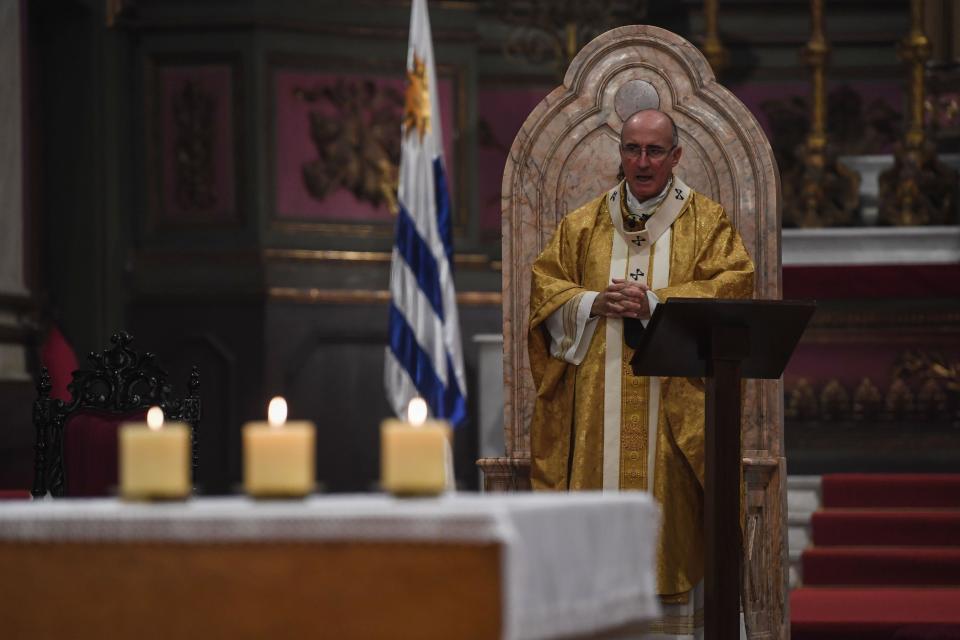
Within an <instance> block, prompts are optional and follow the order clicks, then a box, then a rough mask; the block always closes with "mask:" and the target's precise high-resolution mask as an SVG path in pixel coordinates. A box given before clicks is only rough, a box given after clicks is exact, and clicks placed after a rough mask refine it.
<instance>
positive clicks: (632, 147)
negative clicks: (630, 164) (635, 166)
mask: <svg viewBox="0 0 960 640" xmlns="http://www.w3.org/2000/svg"><path fill="white" fill-rule="evenodd" d="M620 150H621V151H623V152H624V153H625V154H626V155H628V156H630V157H631V158H639V157H640V156H642V155H643V154H644V153H646V154H647V158H648V159H650V160H654V161H656V160H663V159H664V158H666V157H667V154H668V153H670V152H671V151H673V146H671V147H670V148H669V149H664V148H663V147H658V146H651V147H643V146H640V145H639V144H623V145H620Z"/></svg>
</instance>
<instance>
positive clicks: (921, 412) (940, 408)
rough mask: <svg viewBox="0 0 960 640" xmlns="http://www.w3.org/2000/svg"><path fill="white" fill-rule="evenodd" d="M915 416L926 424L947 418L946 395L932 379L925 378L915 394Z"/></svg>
mask: <svg viewBox="0 0 960 640" xmlns="http://www.w3.org/2000/svg"><path fill="white" fill-rule="evenodd" d="M917 415H918V416H919V417H920V419H922V420H926V421H928V422H935V421H937V420H938V419H941V418H946V417H947V394H946V393H945V392H944V390H943V388H942V387H941V386H940V383H939V382H938V381H937V380H935V379H934V378H927V380H926V382H924V383H923V386H921V387H920V391H919V392H918V393H917Z"/></svg>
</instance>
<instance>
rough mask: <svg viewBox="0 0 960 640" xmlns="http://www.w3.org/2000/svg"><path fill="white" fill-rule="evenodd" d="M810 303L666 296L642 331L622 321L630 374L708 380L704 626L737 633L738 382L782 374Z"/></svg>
mask: <svg viewBox="0 0 960 640" xmlns="http://www.w3.org/2000/svg"><path fill="white" fill-rule="evenodd" d="M815 307H816V303H814V302H812V301H800V302H792V301H781V300H708V299H700V298H671V299H670V300H668V301H666V302H664V303H662V304H659V305H657V309H656V311H655V312H654V314H653V317H652V318H651V320H650V323H649V324H648V325H647V328H646V329H642V325H640V323H639V321H637V320H630V321H624V322H625V327H624V333H625V336H626V340H627V344H629V345H630V346H631V347H633V348H634V349H636V353H635V354H634V356H633V360H632V361H631V365H632V366H633V373H634V375H643V376H675V377H688V378H694V377H703V378H706V385H705V386H706V425H705V429H706V433H705V437H706V443H705V447H706V470H705V475H706V477H705V483H706V486H705V495H704V534H705V541H706V546H707V548H706V567H705V576H704V600H705V602H704V604H705V611H704V632H705V637H706V638H707V640H721V639H722V640H728V639H729V640H736V639H738V638H739V637H740V618H739V611H740V607H739V598H740V552H741V541H740V525H739V521H740V518H739V517H737V514H739V512H740V463H741V455H740V383H741V380H742V379H744V378H772V379H775V378H779V377H780V376H781V375H782V374H783V370H784V368H785V367H786V366H787V362H788V361H789V359H790V355H791V354H792V353H793V350H794V348H795V347H796V345H797V342H798V341H799V340H800V336H801V335H802V334H803V330H804V328H805V327H806V325H807V322H808V321H809V320H810V316H812V315H813V311H814V309H815Z"/></svg>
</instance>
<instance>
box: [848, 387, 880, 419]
mask: <svg viewBox="0 0 960 640" xmlns="http://www.w3.org/2000/svg"><path fill="white" fill-rule="evenodd" d="M881 406H882V400H881V398H880V390H879V389H877V387H876V386H875V385H874V384H873V383H872V382H871V381H870V378H864V379H863V380H862V381H861V382H860V386H858V387H857V390H856V391H855V392H854V393H853V419H854V420H856V421H857V422H861V421H863V420H868V419H870V418H875V417H877V415H878V414H879V413H880V408H881Z"/></svg>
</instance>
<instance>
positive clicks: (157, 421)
mask: <svg viewBox="0 0 960 640" xmlns="http://www.w3.org/2000/svg"><path fill="white" fill-rule="evenodd" d="M147 426H148V427H150V428H151V429H153V430H154V431H157V430H159V429H160V427H162V426H163V409H161V408H160V407H150V410H149V411H147Z"/></svg>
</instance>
